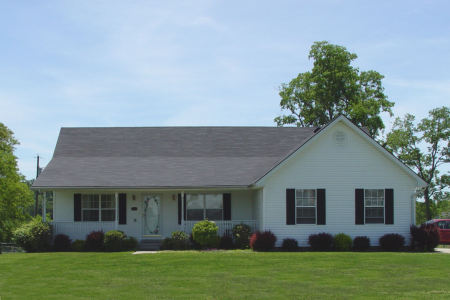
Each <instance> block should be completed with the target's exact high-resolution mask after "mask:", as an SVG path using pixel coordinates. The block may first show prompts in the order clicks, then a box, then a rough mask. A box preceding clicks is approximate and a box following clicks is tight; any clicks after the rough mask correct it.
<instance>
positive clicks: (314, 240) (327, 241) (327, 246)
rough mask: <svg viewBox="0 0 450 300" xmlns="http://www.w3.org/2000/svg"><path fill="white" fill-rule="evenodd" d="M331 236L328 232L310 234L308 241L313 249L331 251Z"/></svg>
mask: <svg viewBox="0 0 450 300" xmlns="http://www.w3.org/2000/svg"><path fill="white" fill-rule="evenodd" d="M333 241H334V239H333V236H332V235H331V234H329V233H325V232H322V233H318V234H311V235H310V236H309V237H308V243H309V245H310V246H311V249H312V250H314V251H331V250H332V249H333Z"/></svg>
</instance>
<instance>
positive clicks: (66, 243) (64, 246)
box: [53, 234, 72, 252]
mask: <svg viewBox="0 0 450 300" xmlns="http://www.w3.org/2000/svg"><path fill="white" fill-rule="evenodd" d="M71 246H72V240H71V239H70V238H69V237H68V236H67V235H65V234H58V235H56V236H55V239H54V240H53V250H55V251H58V252H59V251H70V249H71Z"/></svg>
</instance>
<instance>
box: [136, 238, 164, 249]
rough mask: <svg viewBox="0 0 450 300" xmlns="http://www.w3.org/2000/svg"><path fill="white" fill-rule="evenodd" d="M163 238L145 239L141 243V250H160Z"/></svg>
mask: <svg viewBox="0 0 450 300" xmlns="http://www.w3.org/2000/svg"><path fill="white" fill-rule="evenodd" d="M161 243H162V240H160V239H158V240H156V239H145V240H141V242H140V243H139V250H144V251H147V250H159V248H160V247H161Z"/></svg>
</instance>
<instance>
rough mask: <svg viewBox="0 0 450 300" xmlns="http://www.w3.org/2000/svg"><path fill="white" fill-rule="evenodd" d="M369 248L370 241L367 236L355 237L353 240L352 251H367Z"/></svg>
mask: <svg viewBox="0 0 450 300" xmlns="http://www.w3.org/2000/svg"><path fill="white" fill-rule="evenodd" d="M369 247H370V239H369V238H368V237H367V236H357V237H355V238H354V239H353V250H355V251H367V250H368V249H369Z"/></svg>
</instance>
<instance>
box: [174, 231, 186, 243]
mask: <svg viewBox="0 0 450 300" xmlns="http://www.w3.org/2000/svg"><path fill="white" fill-rule="evenodd" d="M172 239H174V240H179V241H188V240H189V236H188V235H187V233H186V232H184V231H181V230H177V231H174V232H172Z"/></svg>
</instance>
